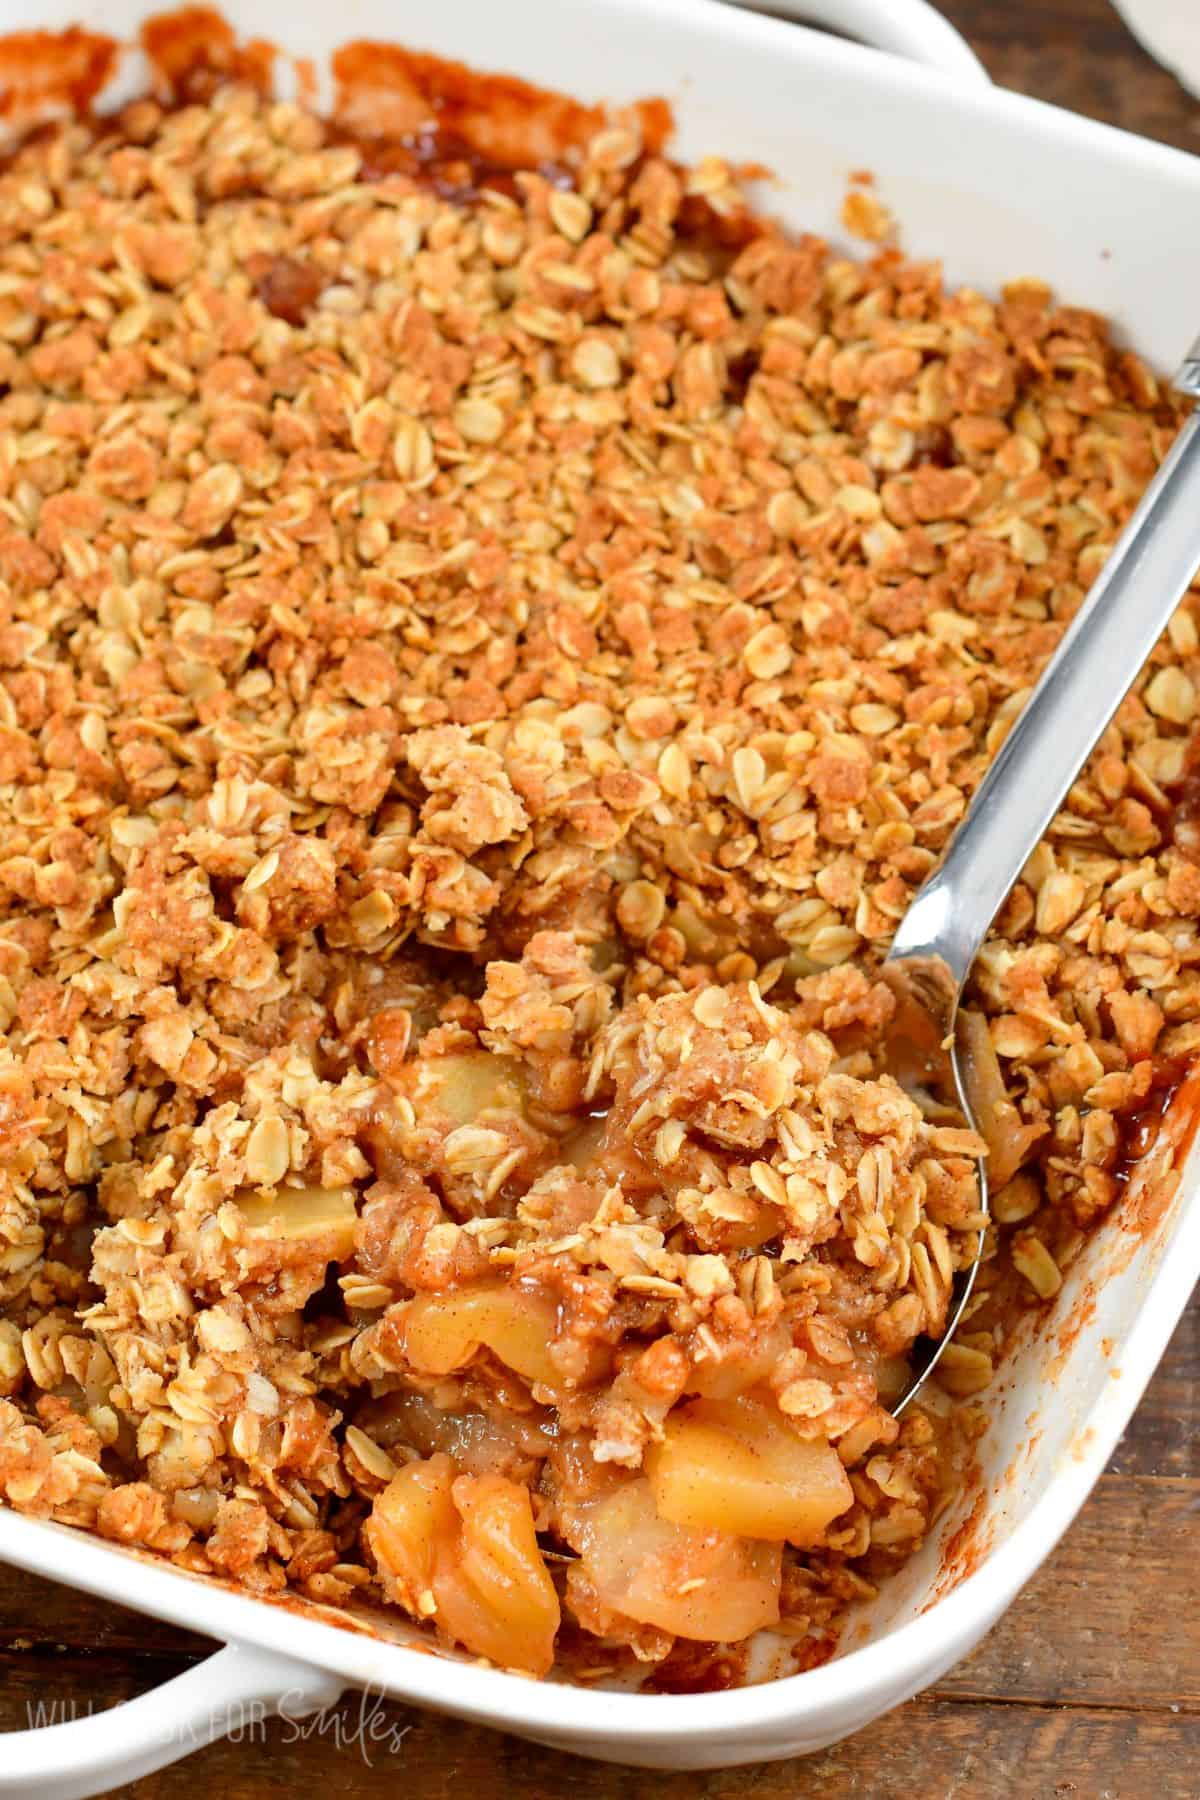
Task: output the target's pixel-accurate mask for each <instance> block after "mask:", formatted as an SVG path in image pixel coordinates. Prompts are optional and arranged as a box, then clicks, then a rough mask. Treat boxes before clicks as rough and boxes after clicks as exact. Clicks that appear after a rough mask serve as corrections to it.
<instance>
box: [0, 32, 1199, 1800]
mask: <svg viewBox="0 0 1200 1800" xmlns="http://www.w3.org/2000/svg"><path fill="white" fill-rule="evenodd" d="M1180 3H1181V4H1183V3H1185V0H1180ZM941 4H942V7H943V10H944V11H945V12H946V13H948V14H949V16H950V17H951V18H952V19H953V20H954V22H955V23H956V24H957V25H958V26H959V27H960V28H961V29H962V30H963V31H964V32H965V33H966V34H967V36H968V37H969V38H970V39H971V41H972V42H973V43H974V45H975V47H976V49H977V50H978V51H979V53H980V55H981V56H982V58H983V60H984V62H985V63H986V64H987V66H988V69H989V71H990V72H991V74H992V75H993V76H994V78H995V79H996V80H997V81H999V82H1001V83H1003V84H1004V85H1006V86H1009V87H1014V88H1020V89H1023V90H1024V91H1026V92H1027V93H1031V94H1036V95H1038V96H1039V97H1040V98H1042V99H1046V100H1054V101H1059V102H1061V103H1062V104H1064V105H1066V106H1070V107H1073V108H1074V109H1075V110H1076V111H1078V112H1082V113H1089V114H1091V115H1092V116H1093V117H1095V118H1100V119H1109V120H1112V121H1113V122H1115V123H1117V124H1120V125H1124V126H1128V127H1130V128H1131V129H1133V130H1135V131H1141V132H1145V133H1146V134H1148V135H1149V136H1151V137H1157V138H1161V139H1163V140H1164V141H1165V142H1167V143H1171V144H1176V145H1179V146H1180V147H1182V148H1184V149H1190V150H1196V151H1200V103H1197V102H1195V101H1192V100H1191V99H1189V97H1188V96H1187V95H1186V94H1185V93H1184V92H1183V91H1182V89H1181V88H1179V87H1178V85H1177V84H1176V83H1175V81H1174V80H1173V79H1172V77H1171V76H1169V75H1168V74H1166V73H1165V72H1164V71H1163V70H1161V69H1159V68H1158V67H1157V66H1156V65H1155V64H1154V63H1152V62H1151V61H1150V60H1149V59H1148V58H1147V57H1145V56H1144V55H1143V54H1142V53H1141V52H1140V51H1139V49H1138V48H1137V46H1136V45H1135V43H1134V41H1133V39H1132V38H1131V37H1130V36H1129V35H1128V33H1127V32H1126V30H1125V28H1124V26H1123V25H1122V24H1121V22H1120V20H1119V19H1118V17H1117V15H1116V14H1115V13H1114V12H1112V10H1111V9H1110V7H1109V6H1108V4H1107V0H1037V3H1036V4H1035V3H1034V0H1024V4H1022V0H941ZM1174 223H1177V222H1172V221H1169V220H1167V221H1164V229H1172V228H1173V224H1174ZM1198 1377H1200V1307H1197V1306H1195V1305H1194V1306H1193V1308H1192V1311H1191V1312H1190V1313H1189V1315H1188V1316H1187V1318H1185V1320H1184V1322H1183V1324H1182V1325H1181V1326H1180V1328H1179V1330H1178V1332H1177V1333H1176V1336H1175V1340H1174V1343H1173V1344H1172V1346H1171V1348H1170V1350H1169V1352H1168V1354H1167V1357H1166V1359H1165V1361H1164V1363H1163V1366H1162V1368H1161V1369H1160V1370H1159V1373H1158V1375H1157V1377H1156V1378H1155V1381H1154V1383H1153V1385H1152V1387H1151V1388H1150V1391H1149V1393H1148V1394H1147V1396H1146V1398H1145V1400H1144V1401H1143V1403H1142V1406H1141V1408H1140V1410H1139V1412H1138V1414H1137V1417H1136V1419H1135V1420H1134V1423H1133V1425H1132V1426H1131V1428H1130V1430H1129V1432H1128V1434H1127V1436H1126V1438H1125V1441H1124V1442H1123V1443H1122V1445H1121V1446H1120V1448H1119V1450H1118V1451H1117V1454H1116V1456H1115V1457H1114V1458H1113V1461H1112V1464H1111V1466H1110V1468H1109V1470H1108V1472H1107V1474H1106V1475H1105V1476H1104V1477H1103V1479H1102V1480H1101V1482H1100V1484H1099V1486H1098V1488H1097V1489H1096V1492H1095V1494H1094V1495H1093V1497H1092V1498H1091V1500H1090V1501H1089V1502H1088V1504H1087V1506H1086V1508H1085V1509H1084V1511H1083V1513H1082V1514H1081V1516H1080V1518H1079V1520H1078V1521H1077V1523H1076V1525H1075V1526H1074V1528H1073V1530H1072V1531H1071V1532H1070V1533H1069V1534H1068V1536H1067V1538H1066V1540H1065V1542H1064V1543H1063V1544H1062V1545H1061V1546H1060V1548H1059V1549H1058V1550H1057V1551H1056V1552H1055V1554H1054V1555H1053V1556H1052V1557H1051V1559H1050V1561H1049V1563H1048V1564H1047V1566H1046V1567H1045V1569H1044V1570H1043V1571H1042V1573H1041V1574H1040V1575H1039V1576H1038V1577H1037V1579H1036V1580H1035V1581H1034V1582H1033V1583H1032V1584H1031V1586H1030V1587H1029V1588H1028V1589H1027V1590H1026V1592H1025V1594H1024V1595H1023V1596H1022V1597H1021V1599H1020V1600H1019V1601H1018V1602H1017V1604H1016V1605H1015V1606H1014V1607H1013V1608H1012V1610H1011V1612H1010V1613H1009V1614H1008V1616H1007V1617H1006V1618H1005V1619H1004V1620H1003V1621H1002V1623H1001V1624H1000V1625H999V1626H997V1628H996V1630H995V1631H993V1633H992V1634H991V1636H990V1637H989V1638H988V1639H987V1640H986V1641H985V1643H984V1644H983V1645H982V1646H981V1648H980V1649H979V1650H977V1651H976V1653H975V1655H974V1656H972V1657H970V1658H969V1659H968V1661H967V1662H965V1663H963V1664H962V1665H961V1666H960V1667H959V1668H957V1669H956V1670H954V1672H953V1674H951V1675H950V1676H948V1677H947V1678H946V1679H945V1680H944V1681H942V1682H941V1683H939V1684H938V1686H937V1687H936V1688H934V1689H933V1690H932V1691H931V1692H930V1693H928V1694H926V1695H924V1696H923V1697H922V1698H920V1699H918V1700H914V1701H913V1702H912V1703H911V1704H910V1705H909V1706H907V1707H905V1708H904V1709H903V1710H902V1711H901V1712H899V1713H894V1714H892V1715H891V1716H890V1717H889V1718H887V1719H884V1720H882V1721H880V1722H879V1723H878V1724H876V1725H874V1726H873V1727H872V1728H871V1729H870V1730H868V1731H865V1732H863V1733H861V1734H860V1735H859V1736H858V1737H856V1738H854V1739H852V1740H851V1741H850V1742H849V1743H846V1744H842V1745H839V1746H838V1747H837V1748H835V1749H833V1750H830V1751H827V1752H826V1753H825V1754H823V1755H821V1756H817V1757H812V1758H809V1759H807V1760H805V1761H802V1762H792V1763H776V1764H769V1765H763V1766H760V1767H759V1768H756V1769H744V1770H732V1771H729V1772H725V1773H719V1774H714V1775H700V1776H693V1775H670V1774H667V1775H662V1774H657V1773H647V1772H645V1771H643V1770H638V1769H628V1768H615V1767H605V1766H602V1765H599V1764H593V1763H585V1762H580V1761H578V1760H576V1759H574V1758H571V1757H566V1756H560V1755H556V1754H554V1753H553V1752H550V1751H543V1750H538V1749H535V1748H533V1747H532V1746H530V1745H526V1744H522V1743H519V1742H517V1741H516V1740H515V1739H511V1738H505V1737H501V1736H499V1735H498V1734H496V1733H494V1732H490V1731H483V1730H478V1729H474V1728H472V1727H469V1726H465V1725H461V1724H457V1723H455V1722H453V1721H446V1720H440V1719H436V1718H433V1717H431V1716H429V1715H425V1714H419V1713H409V1712H406V1710H405V1709H404V1708H401V1707H389V1708H387V1709H386V1717H387V1719H388V1720H389V1721H390V1722H391V1723H392V1724H394V1725H395V1727H396V1728H397V1733H398V1734H399V1733H403V1736H402V1738H401V1739H400V1741H399V1743H398V1745H397V1747H396V1748H394V1749H388V1748H386V1747H383V1746H382V1745H381V1743H380V1741H379V1739H378V1738H376V1739H375V1741H374V1743H373V1745H368V1746H367V1747H366V1753H365V1754H364V1751H363V1750H362V1749H361V1748H360V1747H359V1746H357V1745H356V1744H354V1743H353V1742H345V1743H343V1745H342V1747H341V1748H340V1749H339V1747H338V1745H337V1743H336V1742H335V1741H334V1738H333V1736H332V1735H329V1736H325V1737H322V1738H318V1739H315V1740H310V1741H307V1742H299V1741H297V1739H296V1727H295V1726H293V1727H291V1728H288V1727H286V1726H283V1725H281V1724H279V1723H272V1724H269V1725H266V1726H264V1727H260V1728H258V1729H257V1730H254V1731H252V1732H251V1733H250V1734H249V1736H248V1739H244V1740H243V1741H242V1742H241V1743H238V1744H232V1743H229V1742H226V1743H222V1744H219V1745H214V1746H213V1747H212V1748H210V1749H208V1750H205V1751H201V1752H199V1753H198V1754H196V1755H194V1756H193V1757H191V1758H189V1759H188V1760H187V1761H186V1762H184V1763H180V1764H177V1765H176V1766H175V1767H174V1768H172V1769H168V1770H165V1771H163V1773H162V1774H160V1775H156V1776H151V1777H148V1778H147V1779H145V1780H143V1781H140V1782H137V1783H135V1784H134V1785H133V1786H132V1787H129V1788H124V1789H121V1790H120V1792H121V1793H122V1794H125V1795H127V1796H131V1797H132V1796H136V1800H176V1797H177V1796H178V1797H180V1800H182V1797H184V1796H187V1797H189V1800H190V1797H191V1796H193V1795H194V1794H196V1793H197V1792H204V1791H207V1792H210V1793H220V1794H222V1795H228V1796H230V1800H268V1797H274V1796H284V1795H291V1794H293V1793H296V1792H313V1791H321V1790H325V1789H327V1790H329V1791H334V1790H336V1792H337V1794H338V1795H339V1800H368V1797H374V1796H382V1795H391V1794H393V1793H403V1794H404V1796H405V1800H434V1796H438V1797H440V1796H442V1795H449V1794H453V1793H459V1794H465V1795H469V1796H470V1800H500V1797H501V1796H504V1797H505V1800H509V1797H510V1796H513V1797H516V1800H543V1797H544V1800H551V1797H556V1796H558V1795H560V1794H563V1793H565V1792H567V1791H568V1790H570V1791H571V1792H573V1793H574V1794H575V1795H577V1796H578V1797H579V1800H642V1797H643V1796H646V1797H647V1800H649V1796H651V1795H653V1796H654V1797H655V1800H724V1797H725V1796H733V1795H741V1794H743V1793H748V1792H749V1791H750V1789H751V1785H752V1784H753V1787H754V1791H755V1792H756V1793H757V1794H759V1795H761V1796H763V1800H785V1796H786V1797H790V1796H793V1795H797V1796H798V1795H804V1796H806V1797H807V1796H811V1797H812V1800H825V1797H832V1796H839V1797H841V1796H847V1795H857V1796H862V1797H864V1800H892V1797H893V1796H894V1797H895V1800H951V1796H954V1800H1043V1797H1044V1800H1142V1797H1143V1796H1154V1797H1155V1800H1193V1797H1194V1796H1196V1795H1197V1794H1200V1606H1198V1605H1197V1595H1196V1571H1197V1568H1198V1567H1200V1431H1198V1427H1200V1382H1198ZM207 1649H208V1646H207V1645H206V1644H205V1642H204V1641H203V1640H201V1639H199V1638H196V1637H192V1636H189V1635H187V1634H186V1633H183V1632H179V1631H173V1630H170V1629H168V1628H167V1627H165V1626H161V1625H158V1624H155V1623H154V1622H153V1621H151V1620H146V1619H142V1618H139V1617H137V1616H135V1615H134V1614H132V1613H128V1612H124V1611H122V1610H120V1609H118V1608H115V1607H112V1606H108V1605H102V1604H101V1603H99V1602H97V1601H94V1600H90V1599H88V1598H86V1597H85V1596H82V1595H80V1594H76V1593H73V1592H71V1591H70V1590H68V1589H65V1588H60V1587H55V1586H52V1585H51V1584H50V1583H48V1582H43V1581H35V1580H34V1579H33V1578H32V1577H30V1576H26V1575H23V1574H20V1573H17V1572H15V1571H10V1570H5V1569H0V1729H12V1728H15V1727H18V1726H24V1725H26V1724H29V1723H33V1722H36V1720H37V1719H38V1718H41V1719H44V1720H49V1719H51V1718H54V1717H59V1718H61V1717H69V1716H73V1715H75V1716H77V1715H79V1714H81V1713H83V1712H85V1711H86V1710H87V1709H88V1708H89V1707H91V1708H94V1709H99V1708H101V1707H104V1706H107V1705H111V1704H112V1703H113V1702H115V1701H117V1700H121V1699H127V1698H129V1697H131V1696H132V1695H134V1694H137V1693H140V1692H141V1691H142V1690H143V1689H145V1688H147V1687H150V1686H152V1685H154V1684H155V1683H157V1682H160V1681H163V1680H165V1679H166V1678H167V1677H168V1676H170V1675H172V1674H174V1673H176V1672H177V1671H178V1670H179V1669H181V1668H183V1667H185V1666H186V1665H187V1664H188V1663H189V1662H191V1661H193V1660H194V1659H195V1658H196V1657H197V1656H200V1655H203V1654H205V1652H206V1650H207ZM39 1707H40V1708H41V1711H40V1712H39V1711H38V1710H37V1709H38V1708H39ZM356 1714H357V1704H356V1702H355V1701H353V1700H349V1701H347V1702H345V1703H343V1707H342V1709H341V1713H340V1715H339V1716H340V1718H341V1722H342V1723H341V1729H342V1730H343V1731H344V1732H346V1733H347V1734H349V1735H350V1736H352V1735H353V1725H354V1720H355V1718H356ZM0 1755H2V1751H0ZM368 1756H369V1757H370V1759H371V1760H370V1761H368V1760H367V1757H368ZM31 1800H32V1797H31Z"/></svg>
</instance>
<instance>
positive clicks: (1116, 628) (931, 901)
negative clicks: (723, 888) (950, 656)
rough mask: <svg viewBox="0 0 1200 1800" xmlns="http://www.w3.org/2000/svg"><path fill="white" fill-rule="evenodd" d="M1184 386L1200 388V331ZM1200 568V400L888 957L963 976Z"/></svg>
mask: <svg viewBox="0 0 1200 1800" xmlns="http://www.w3.org/2000/svg"><path fill="white" fill-rule="evenodd" d="M1177 386H1178V387H1180V388H1181V389H1182V390H1183V391H1184V392H1185V393H1190V394H1193V395H1195V396H1196V397H1197V398H1198V399H1200V341H1198V342H1197V344H1196V345H1195V346H1193V349H1192V352H1191V355H1190V357H1189V359H1188V361H1187V362H1186V363H1185V364H1184V366H1183V369H1182V371H1181V372H1180V375H1179V377H1178V378H1177ZM1198 568H1200V410H1198V411H1196V412H1193V413H1192V414H1191V415H1190V417H1189V418H1188V419H1187V421H1186V422H1185V424H1184V426H1183V429H1182V430H1181V431H1180V433H1179V436H1178V437H1177V438H1176V440H1175V442H1174V444H1173V445H1172V446H1171V449H1170V451H1169V452H1168V454H1167V456H1166V458H1165V460H1164V461H1163V463H1162V466H1161V467H1160V468H1159V470H1158V473H1157V474H1156V475H1155V477H1154V479H1153V481H1151V483H1150V485H1149V487H1148V488H1147V489H1146V492H1145V494H1144V495H1143V497H1142V500H1141V502H1140V504H1139V505H1138V507H1137V510H1136V511H1135V512H1134V514H1133V516H1132V517H1131V518H1130V520H1129V523H1128V524H1127V525H1126V527H1125V529H1124V531H1123V532H1122V533H1121V536H1120V537H1119V538H1118V540H1117V542H1116V544H1115V546H1114V547H1113V550H1112V553H1111V554H1110V556H1109V558H1108V561H1107V562H1106V563H1105V565H1104V568H1103V569H1102V570H1101V572H1100V575H1099V576H1098V577H1097V579H1096V582H1095V584H1094V585H1093V587H1092V589H1091V591H1090V593H1089V594H1088V596H1087V599H1086V600H1085V601H1084V603H1083V605H1082V606H1081V607H1080V609H1079V611H1078V612H1077V613H1076V615H1075V617H1074V619H1073V620H1072V622H1071V625H1070V627H1069V628H1068V630H1067V633H1066V635H1065V637H1064V638H1063V640H1062V642H1061V643H1060V644H1059V646H1058V649H1057V650H1056V651H1055V653H1054V655H1053V656H1052V657H1051V659H1050V661H1049V663H1047V665H1046V667H1045V669H1044V670H1043V672H1042V677H1041V679H1040V681H1039V682H1038V684H1037V686H1036V687H1035V688H1034V690H1033V693H1032V694H1031V695H1030V697H1029V699H1028V701H1027V702H1026V704H1025V707H1024V709H1023V711H1022V712H1021V714H1020V717H1019V718H1018V719H1017V722H1016V724H1015V725H1014V726H1013V728H1012V730H1011V731H1010V732H1009V734H1008V736H1007V737H1006V738H1005V740H1004V743H1003V744H1002V746H1001V748H1000V752H999V754H998V755H997V757H996V759H995V761H994V762H993V763H992V765H991V767H990V768H989V769H988V771H987V774H986V775H985V776H984V778H983V780H982V782H981V783H980V785H979V787H978V789H977V790H976V792H975V797H974V799H973V800H972V802H971V805H970V808H969V809H968V811H967V815H966V817H965V818H964V820H963V822H962V824H961V825H960V826H959V827H958V830H957V831H956V832H955V834H954V837H953V839H952V841H951V844H950V848H949V850H948V851H947V852H946V856H945V858H944V860H943V861H942V863H941V865H940V866H939V868H937V869H936V870H935V871H934V873H933V874H932V875H931V876H930V877H929V879H928V880H927V881H926V882H925V885H924V886H923V887H922V888H921V890H920V892H919V893H918V894H917V896H916V898H915V899H914V900H913V902H912V904H911V906H910V907H909V909H908V911H907V913H906V914H905V916H904V918H903V920H902V921H901V924H900V928H899V930H898V931H897V933H896V938H895V941H894V943H893V945H892V948H891V952H890V958H891V960H898V959H900V958H904V957H909V956H933V957H940V958H941V959H942V960H943V961H944V962H945V963H946V964H947V965H948V967H949V972H950V976H951V978H952V980H953V982H954V984H955V986H956V987H961V985H962V983H963V982H964V981H965V979H966V977H967V972H968V970H969V969H970V967H971V964H972V963H973V962H974V960H975V957H976V954H977V952H978V950H979V947H980V945H981V944H982V943H983V940H984V937H985V936H986V934H987V931H988V927H989V926H990V925H991V922H992V920H993V919H994V918H995V916H996V913H997V912H998V911H999V909H1000V907H1001V906H1002V905H1003V903H1004V900H1005V898H1006V896H1007V895H1008V893H1009V890H1010V889H1011V888H1012V886H1013V883H1014V882H1015V881H1016V879H1017V877H1018V875H1019V874H1020V873H1021V870H1022V868H1023V867H1024V866H1025V863H1026V861H1027V860H1028V858H1029V856H1030V854H1031V853H1032V851H1033V850H1034V849H1035V847H1036V846H1037V844H1038V842H1039V841H1040V840H1041V838H1042V837H1043V836H1044V834H1045V832H1046V828H1047V826H1048V825H1049V824H1050V822H1051V820H1052V819H1053V818H1054V815H1055V813H1056V812H1057V811H1058V809H1059V807H1060V806H1061V804H1062V802H1063V800H1064V799H1065V798H1066V796H1067V794H1068V793H1069V792H1070V789H1071V785H1072V783H1073V782H1074V780H1075V778H1076V776H1077V775H1078V774H1079V771H1080V769H1082V767H1083V765H1084V763H1085V762H1086V761H1087V759H1088V757H1089V755H1090V754H1091V752H1092V751H1093V750H1094V749H1095V747H1096V744H1097V742H1098V741H1099V739H1100V737H1101V735H1102V734H1103V732H1104V730H1105V727H1106V726H1107V725H1108V723H1109V721H1110V720H1111V718H1112V716H1113V714H1114V713H1115V712H1116V710H1117V707H1118V706H1119V705H1120V704H1121V701H1122V700H1123V699H1124V697H1125V695H1126V694H1127V693H1128V691H1129V689H1130V688H1131V687H1132V686H1133V683H1134V681H1135V679H1136V677H1137V674H1138V671H1139V670H1140V669H1141V667H1142V665H1143V664H1144V662H1145V661H1146V658H1147V657H1148V656H1149V654H1150V652H1151V650H1152V649H1153V648H1154V645H1155V643H1156V642H1157V641H1158V638H1159V635H1160V634H1161V632H1162V631H1163V630H1164V629H1165V628H1166V625H1167V621H1168V620H1169V619H1170V617H1171V614H1172V613H1173V612H1174V610H1175V608H1176V606H1177V605H1178V604H1179V602H1180V600H1181V599H1182V598H1183V595H1184V594H1185V593H1186V592H1187V589H1188V587H1189V585H1190V584H1191V581H1192V579H1193V577H1194V576H1195V574H1196V571H1197V569H1198Z"/></svg>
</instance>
